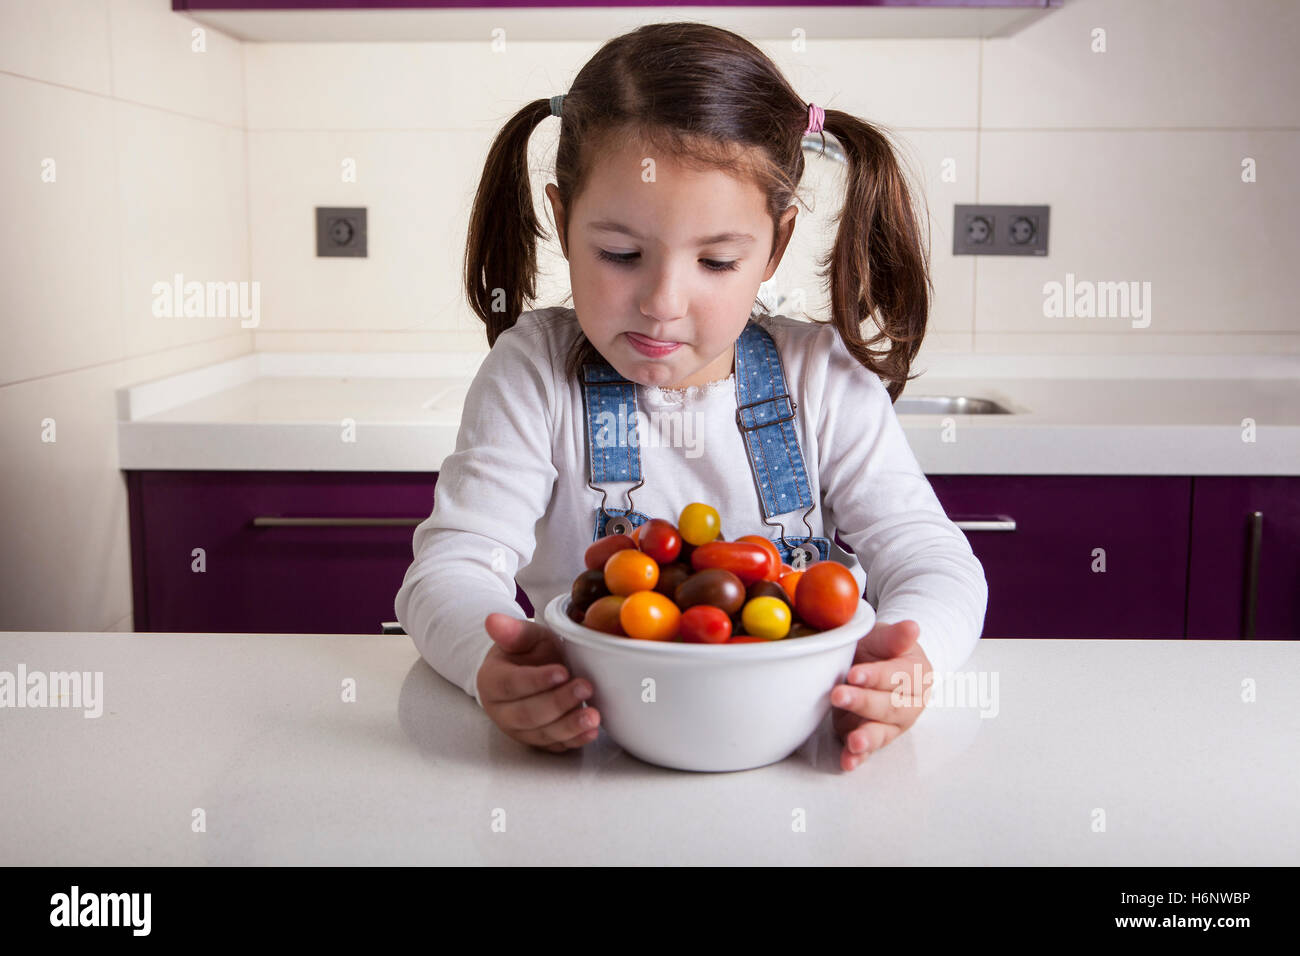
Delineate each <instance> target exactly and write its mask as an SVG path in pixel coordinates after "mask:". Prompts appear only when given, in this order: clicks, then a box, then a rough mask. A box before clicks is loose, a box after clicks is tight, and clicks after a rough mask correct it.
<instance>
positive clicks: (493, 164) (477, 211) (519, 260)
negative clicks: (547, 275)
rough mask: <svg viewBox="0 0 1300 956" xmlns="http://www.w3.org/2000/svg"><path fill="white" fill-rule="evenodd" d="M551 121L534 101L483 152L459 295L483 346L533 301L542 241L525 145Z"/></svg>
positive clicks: (545, 104) (545, 105) (543, 104)
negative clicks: (483, 330)
mask: <svg viewBox="0 0 1300 956" xmlns="http://www.w3.org/2000/svg"><path fill="white" fill-rule="evenodd" d="M550 115H551V107H550V101H549V100H534V101H533V102H532V103H529V104H528V105H527V106H526V107H524V108H523V109H521V110H520V111H519V112H518V113H516V114H515V115H514V116H513V117H511V118H510V120H509V122H507V123H506V125H505V127H504V128H503V129H502V130H501V132H500V133H498V134H497V137H496V139H495V140H493V142H492V145H491V147H490V148H489V149H488V155H487V161H486V162H485V163H484V165H483V176H482V178H481V179H480V180H479V185H478V192H477V193H476V194H475V196H474V206H473V209H472V211H471V213H470V218H469V234H468V236H467V238H466V242H465V293H466V296H467V297H468V299H469V307H470V308H471V309H473V310H474V313H475V314H476V315H477V316H478V317H479V318H480V319H482V320H483V324H484V325H486V326H487V340H488V346H489V347H490V346H492V345H493V344H494V343H495V342H496V340H497V336H499V335H500V334H501V333H502V332H504V331H505V330H506V329H508V328H510V327H512V326H513V325H514V324H515V322H516V321H518V319H519V316H520V314H521V313H522V312H523V311H524V302H525V301H528V302H532V301H533V300H534V299H535V298H536V296H537V287H536V282H537V241H538V240H539V239H546V237H547V234H546V233H545V232H543V231H542V227H541V224H540V223H539V222H538V220H537V213H536V211H535V210H534V209H533V194H532V185H531V183H530V182H529V176H528V140H529V138H530V137H531V136H532V134H533V130H534V129H536V127H537V124H538V123H541V122H542V121H543V120H545V119H546V118H547V117H548V116H550Z"/></svg>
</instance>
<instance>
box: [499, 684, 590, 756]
mask: <svg viewBox="0 0 1300 956" xmlns="http://www.w3.org/2000/svg"><path fill="white" fill-rule="evenodd" d="M579 691H585V692H588V693H587V696H582V695H580V694H579ZM590 691H591V684H589V683H588V682H587V681H585V680H583V679H582V678H577V679H575V680H571V681H569V683H567V684H561V685H560V686H559V687H557V688H555V689H554V690H547V691H542V692H541V693H538V694H533V695H532V696H530V697H522V698H520V699H518V700H509V701H505V702H503V703H501V704H500V719H499V720H498V723H501V724H503V725H504V726H507V727H511V728H513V729H514V730H536V731H540V730H543V729H545V728H547V727H549V726H551V725H553V724H554V723H555V722H556V721H557V720H560V719H561V718H563V717H565V716H566V715H567V714H569V712H570V711H573V710H575V709H578V710H581V709H582V708H581V706H580V705H581V704H582V702H583V701H584V700H586V699H588V697H590V693H589V692H590ZM585 729H586V728H577V727H575V728H574V730H573V731H572V733H570V734H568V735H567V736H565V737H556V736H550V737H548V738H547V739H546V740H545V742H546V743H556V742H560V741H563V740H567V739H568V738H569V737H572V736H574V735H576V734H577V733H578V732H579V730H585Z"/></svg>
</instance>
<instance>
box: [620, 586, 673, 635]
mask: <svg viewBox="0 0 1300 956" xmlns="http://www.w3.org/2000/svg"><path fill="white" fill-rule="evenodd" d="M618 620H619V623H620V624H621V625H622V626H623V632H624V633H625V634H627V636H628V637H637V638H640V639H641V640H644V641H671V640H672V639H673V638H675V637H676V636H677V631H678V628H679V627H680V626H681V622H682V612H681V611H680V610H678V608H677V605H676V604H674V603H673V602H672V601H670V600H669V599H668V598H666V597H664V596H663V595H662V594H660V593H659V592H658V591H637V592H636V593H635V594H632V595H629V596H628V598H627V599H626V600H625V601H624V602H623V606H622V607H621V608H619V611H618Z"/></svg>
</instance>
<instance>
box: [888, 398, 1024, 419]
mask: <svg viewBox="0 0 1300 956" xmlns="http://www.w3.org/2000/svg"><path fill="white" fill-rule="evenodd" d="M894 412H895V413H896V414H899V415H1010V414H1012V412H1011V410H1010V409H1008V408H1004V407H1002V406H1001V405H999V404H998V403H997V402H995V401H993V400H992V399H988V398H971V397H969V396H967V395H912V396H908V397H904V398H900V399H899V400H898V401H896V402H895V403H894Z"/></svg>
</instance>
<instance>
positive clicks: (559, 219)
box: [546, 183, 569, 259]
mask: <svg viewBox="0 0 1300 956" xmlns="http://www.w3.org/2000/svg"><path fill="white" fill-rule="evenodd" d="M546 198H547V199H549V200H550V201H551V213H552V214H553V215H554V216H555V231H556V234H557V235H558V236H559V237H560V249H561V250H562V251H563V252H564V258H566V259H567V258H569V243H568V241H567V237H568V235H569V230H568V229H566V228H565V221H564V205H563V204H562V203H561V202H560V190H559V188H558V187H557V186H556V185H555V183H547V184H546Z"/></svg>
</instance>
